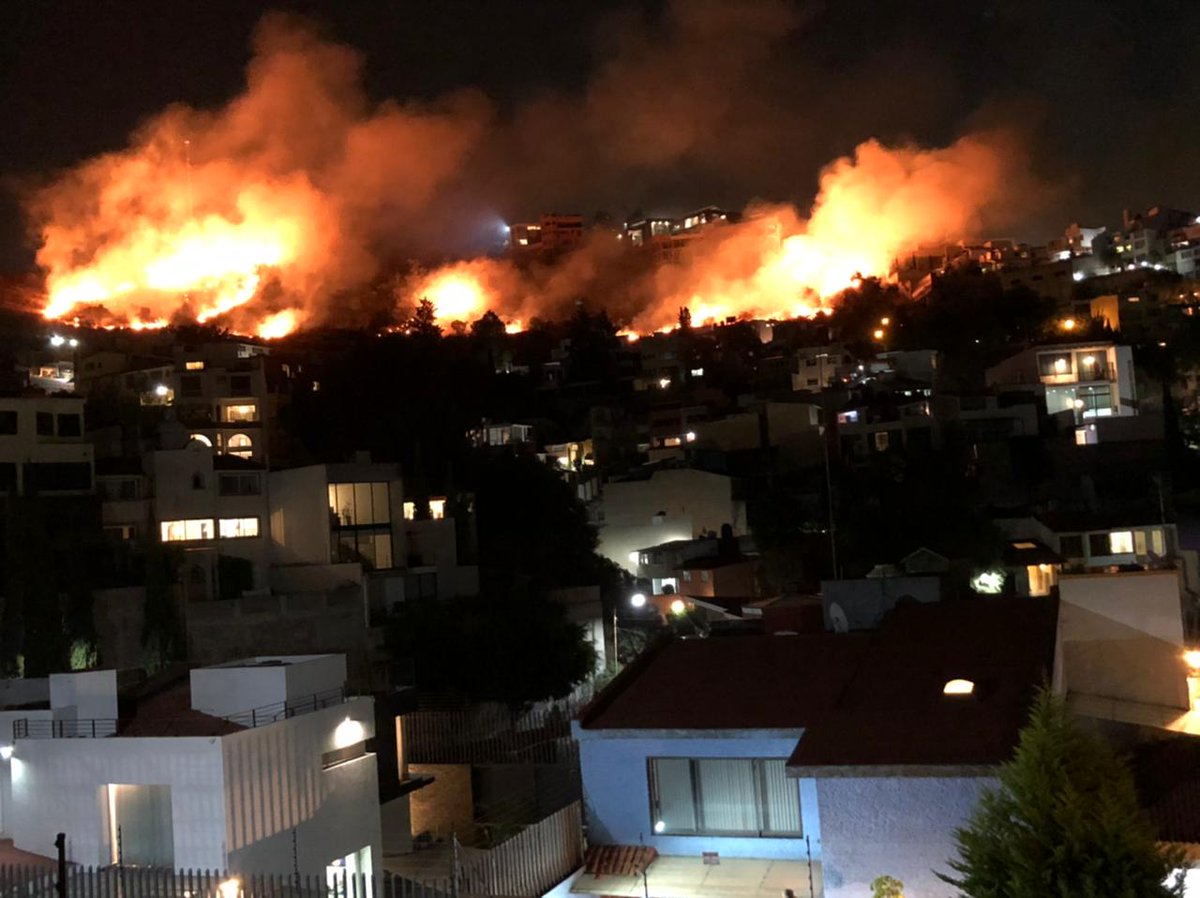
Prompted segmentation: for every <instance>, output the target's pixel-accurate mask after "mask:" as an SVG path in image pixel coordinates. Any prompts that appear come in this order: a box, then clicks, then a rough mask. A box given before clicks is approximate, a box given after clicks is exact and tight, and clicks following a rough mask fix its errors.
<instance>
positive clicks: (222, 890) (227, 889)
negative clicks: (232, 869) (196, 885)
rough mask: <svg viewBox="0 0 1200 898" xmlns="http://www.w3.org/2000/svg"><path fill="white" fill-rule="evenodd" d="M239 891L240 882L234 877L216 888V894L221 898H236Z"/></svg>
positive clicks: (240, 888) (240, 887)
mask: <svg viewBox="0 0 1200 898" xmlns="http://www.w3.org/2000/svg"><path fill="white" fill-rule="evenodd" d="M241 891H242V881H241V880H240V879H238V878H237V877H236V876H233V877H230V878H229V879H227V880H225V881H224V882H222V883H221V884H220V885H218V886H217V892H218V894H220V896H221V898H238V894H239V893H240V892H241Z"/></svg>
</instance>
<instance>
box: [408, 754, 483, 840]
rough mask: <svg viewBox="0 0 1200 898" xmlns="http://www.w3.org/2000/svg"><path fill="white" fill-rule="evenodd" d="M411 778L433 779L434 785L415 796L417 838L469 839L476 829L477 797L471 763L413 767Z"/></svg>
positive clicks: (413, 801)
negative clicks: (452, 837)
mask: <svg viewBox="0 0 1200 898" xmlns="http://www.w3.org/2000/svg"><path fill="white" fill-rule="evenodd" d="M408 772H409V775H410V776H413V777H420V776H432V777H433V780H434V781H433V783H432V784H430V785H428V786H424V787H423V788H421V789H418V790H417V791H416V792H413V793H412V832H413V835H414V836H420V835H421V834H422V833H432V834H433V836H434V837H435V838H439V837H440V838H449V836H450V834H451V833H457V834H458V836H459V838H469V834H471V833H473V832H474V830H475V825H474V822H475V798H474V794H473V792H472V789H471V765H470V764H409V765H408Z"/></svg>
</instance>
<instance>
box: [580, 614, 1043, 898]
mask: <svg viewBox="0 0 1200 898" xmlns="http://www.w3.org/2000/svg"><path fill="white" fill-rule="evenodd" d="M1056 619H1057V609H1056V607H1055V603H1054V601H1053V600H1052V599H1029V600H1027V601H1021V602H1014V601H1011V600H1008V599H1002V598H980V599H977V600H973V601H970V602H953V603H945V604H935V605H913V606H906V607H903V608H897V609H896V610H895V611H893V612H892V613H891V614H890V615H889V616H888V618H887V620H885V621H884V623H883V626H881V627H880V628H879V629H877V630H874V631H867V632H858V633H846V634H834V633H816V634H800V635H795V634H793V635H739V636H724V637H719V638H718V637H710V638H708V639H688V640H678V641H667V642H665V643H662V644H659V645H658V646H656V647H655V648H653V649H652V650H650V651H649V652H648V653H647V654H645V655H644V656H643V657H642V658H640V659H639V660H638V661H637V662H635V663H634V664H632V665H630V667H628V668H626V670H625V671H624V672H622V673H621V674H620V675H619V676H618V677H617V678H616V679H615V680H614V681H613V682H612V683H611V684H610V685H609V686H608V687H606V689H605V690H603V691H602V692H601V693H600V694H599V695H598V696H597V698H596V699H595V700H594V701H593V703H592V704H591V705H590V706H589V707H588V708H587V709H585V711H584V712H583V713H582V714H581V716H580V718H579V720H577V721H576V722H575V724H574V733H575V736H576V738H577V739H578V741H579V745H580V761H581V766H582V774H583V783H584V799H585V807H586V812H587V820H588V833H589V841H590V843H591V844H592V845H593V846H600V847H601V848H603V847H604V846H609V847H610V849H611V852H613V853H619V852H620V851H623V850H629V851H636V850H637V849H638V848H641V849H643V850H646V851H647V854H646V860H648V861H649V863H648V866H647V867H646V869H645V874H644V879H643V877H642V876H639V875H636V874H634V875H630V874H629V872H628V871H626V873H625V874H624V875H622V874H620V873H616V872H613V871H612V870H607V872H606V871H605V870H604V869H602V868H603V866H604V865H603V864H602V863H600V862H599V860H597V858H596V856H595V855H594V856H593V863H592V864H591V865H590V867H589V868H585V869H584V870H582V871H580V873H578V874H577V875H576V877H575V878H574V880H573V881H572V884H571V891H572V892H573V893H576V894H596V895H613V894H624V895H634V894H642V892H641V891H638V890H639V889H642V888H645V889H646V890H647V893H648V894H660V893H661V890H662V889H663V888H668V887H669V888H672V889H675V890H676V892H674V893H676V894H713V895H716V894H738V895H745V896H748V898H759V896H761V898H767V896H772V898H775V896H778V895H780V894H785V891H784V890H785V889H787V890H790V891H791V893H792V894H794V895H796V896H809V895H825V896H828V898H843V896H847V898H849V896H854V898H860V896H862V898H865V896H868V895H870V883H871V882H872V881H873V880H874V879H875V878H876V877H878V876H881V875H885V874H886V875H890V876H894V877H896V878H897V879H899V880H901V881H903V882H904V883H905V892H906V894H912V895H921V896H933V898H941V896H947V898H949V896H951V895H953V894H954V889H953V888H952V887H951V886H949V885H947V884H945V883H943V882H941V881H940V880H939V879H938V878H937V876H936V871H939V870H946V869H947V867H946V864H947V861H948V859H949V858H951V857H952V856H953V854H954V841H953V839H954V829H955V827H957V826H960V825H962V823H963V822H964V821H965V820H966V819H967V817H968V816H969V815H970V814H971V812H972V811H973V810H974V808H975V805H976V803H977V801H978V799H979V797H980V795H981V793H982V791H983V789H984V788H985V787H987V786H989V785H993V784H994V783H995V771H996V767H997V765H999V764H1000V763H1002V762H1003V761H1005V760H1007V759H1008V758H1009V757H1010V756H1011V753H1012V751H1013V749H1014V747H1015V745H1016V742H1017V738H1018V732H1019V730H1020V728H1021V726H1022V725H1023V723H1024V721H1025V718H1026V714H1027V710H1028V707H1029V703H1030V702H1031V700H1032V698H1033V696H1034V694H1035V693H1036V690H1037V688H1038V686H1039V685H1040V683H1041V682H1043V680H1044V678H1045V677H1046V676H1047V675H1048V673H1049V671H1050V668H1051V665H1052V663H1053V650H1054V632H1055V623H1056ZM668 883H669V884H670V885H669V886H668V885H667V884H668ZM810 886H811V888H810Z"/></svg>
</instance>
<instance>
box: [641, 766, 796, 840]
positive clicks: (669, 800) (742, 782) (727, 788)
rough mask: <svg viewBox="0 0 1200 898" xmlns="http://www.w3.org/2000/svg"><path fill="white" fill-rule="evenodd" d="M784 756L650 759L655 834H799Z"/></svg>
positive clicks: (794, 801) (792, 782)
mask: <svg viewBox="0 0 1200 898" xmlns="http://www.w3.org/2000/svg"><path fill="white" fill-rule="evenodd" d="M786 767H787V761H785V760H784V759H783V758H651V759H650V763H649V775H650V801H651V814H652V815H653V827H654V831H655V832H657V833H663V832H666V833H685V834H688V835H695V834H700V833H715V834H719V835H734V834H745V835H752V836H759V835H764V834H769V835H782V834H787V835H800V834H801V831H802V826H801V814H800V801H799V796H798V794H797V792H796V787H795V785H794V781H793V780H789V779H788V776H787V770H786Z"/></svg>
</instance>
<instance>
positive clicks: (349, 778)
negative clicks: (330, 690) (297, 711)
mask: <svg viewBox="0 0 1200 898" xmlns="http://www.w3.org/2000/svg"><path fill="white" fill-rule="evenodd" d="M346 719H351V720H355V721H358V722H359V723H360V724H361V725H362V726H363V729H364V735H365V738H367V739H370V738H372V737H373V736H374V734H375V711H374V703H373V702H372V700H371V699H367V698H359V699H353V700H351V701H349V702H346V703H345V704H341V705H336V706H334V707H331V708H326V709H324V710H321V711H314V712H312V713H310V714H302V715H300V716H298V717H293V718H290V719H289V720H285V721H281V722H279V723H276V724H272V725H271V726H266V727H259V728H258V729H254V730H245V731H244V732H241V733H235V734H233V735H231V736H225V737H224V738H223V739H222V740H221V742H222V751H223V756H224V764H225V778H226V789H225V808H226V816H227V819H228V822H229V826H228V832H227V835H226V838H227V840H228V844H229V867H230V869H231V870H235V871H247V872H249V871H254V872H267V873H271V872H274V873H290V872H291V871H292V865H293V859H292V858H293V856H292V831H293V830H295V833H296V858H297V859H298V861H299V864H300V874H301V875H302V876H303V875H308V874H320V875H323V874H324V872H325V865H326V864H327V863H329V862H330V861H332V860H335V859H337V858H340V857H344V856H346V855H347V854H350V853H352V852H354V851H357V850H359V849H361V848H364V847H369V848H370V849H371V869H372V870H381V869H382V863H383V853H382V850H383V849H382V836H381V829H380V816H379V780H378V775H377V773H376V766H375V756H374V755H373V754H367V755H363V756H362V757H359V758H356V759H355V760H353V761H348V762H346V763H343V764H338V765H336V766H334V767H330V768H328V769H322V767H321V756H322V755H323V754H324V753H326V752H330V751H333V750H334V749H335V747H336V745H335V742H334V731H335V730H336V728H337V726H338V725H339V724H340V723H342V722H343V721H344V720H346Z"/></svg>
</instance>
